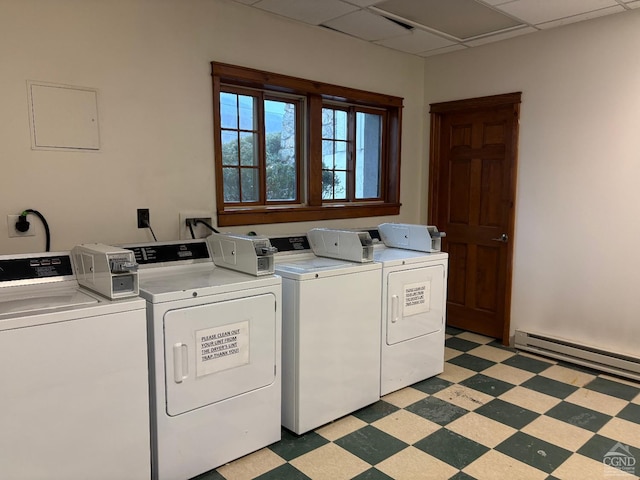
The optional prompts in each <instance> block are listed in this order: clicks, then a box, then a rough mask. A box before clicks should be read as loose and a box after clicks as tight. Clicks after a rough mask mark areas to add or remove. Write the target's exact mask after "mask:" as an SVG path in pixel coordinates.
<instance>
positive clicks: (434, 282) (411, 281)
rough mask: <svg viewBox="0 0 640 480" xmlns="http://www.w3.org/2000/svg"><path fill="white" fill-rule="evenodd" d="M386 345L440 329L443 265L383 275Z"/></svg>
mask: <svg viewBox="0 0 640 480" xmlns="http://www.w3.org/2000/svg"><path fill="white" fill-rule="evenodd" d="M387 292H388V297H387V320H386V323H387V338H386V342H387V345H393V344H396V343H399V342H403V341H405V340H410V339H412V338H416V337H419V336H422V335H427V334H429V333H433V332H437V331H438V330H440V329H442V328H444V314H443V313H444V302H445V299H444V266H443V265H432V266H428V267H421V268H415V269H411V270H399V271H395V272H391V273H389V274H388V275H387Z"/></svg>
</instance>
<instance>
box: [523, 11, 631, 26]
mask: <svg viewBox="0 0 640 480" xmlns="http://www.w3.org/2000/svg"><path fill="white" fill-rule="evenodd" d="M624 11H625V9H624V7H623V6H622V5H618V6H616V7H608V8H603V9H601V10H595V11H593V12H588V13H583V14H581V15H574V16H572V17H566V18H561V19H560V20H553V21H551V22H545V23H540V24H538V25H536V26H537V27H538V28H542V29H546V28H553V27H561V26H562V25H568V24H570V23H575V22H580V21H582V20H589V19H590V18H597V17H603V16H605V15H610V14H612V13H618V12H624Z"/></svg>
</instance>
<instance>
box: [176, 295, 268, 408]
mask: <svg viewBox="0 0 640 480" xmlns="http://www.w3.org/2000/svg"><path fill="white" fill-rule="evenodd" d="M275 303H276V298H275V296H274V295H273V294H264V295H257V296H252V297H245V298H238V299H235V300H227V301H222V302H217V303H209V304H205V305H198V306H193V307H186V308H181V309H177V310H170V311H168V312H167V313H166V314H165V316H164V348H165V367H166V368H165V372H166V378H165V382H166V387H167V406H166V407H167V414H168V415H170V416H175V415H179V414H181V413H184V412H187V411H189V410H194V409H196V408H200V407H204V406H206V405H210V404H212V403H215V402H219V401H222V400H225V399H228V398H231V397H234V396H236V395H241V394H243V393H246V392H249V391H251V390H255V389H258V388H261V387H264V386H267V385H270V384H272V383H273V382H274V380H275V378H276V376H275V367H276V354H277V352H276V305H275Z"/></svg>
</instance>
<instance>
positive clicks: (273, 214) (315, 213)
mask: <svg viewBox="0 0 640 480" xmlns="http://www.w3.org/2000/svg"><path fill="white" fill-rule="evenodd" d="M399 213H400V204H399V203H378V204H370V203H369V204H361V205H353V204H348V205H345V204H340V205H336V204H333V205H332V204H328V205H323V206H320V207H308V206H296V207H250V208H236V209H231V208H229V209H227V210H224V211H221V212H218V226H220V227H233V226H241V225H264V224H267V223H289V222H313V221H317V220H335V219H343V218H362V217H378V216H387V215H398V214H399Z"/></svg>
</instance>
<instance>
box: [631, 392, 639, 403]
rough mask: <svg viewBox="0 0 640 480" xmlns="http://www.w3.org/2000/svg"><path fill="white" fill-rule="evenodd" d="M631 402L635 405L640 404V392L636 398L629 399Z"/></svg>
mask: <svg viewBox="0 0 640 480" xmlns="http://www.w3.org/2000/svg"><path fill="white" fill-rule="evenodd" d="M631 403H635V404H636V405H640V393H639V394H638V395H637V396H636V398H634V399H633V400H631Z"/></svg>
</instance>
